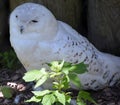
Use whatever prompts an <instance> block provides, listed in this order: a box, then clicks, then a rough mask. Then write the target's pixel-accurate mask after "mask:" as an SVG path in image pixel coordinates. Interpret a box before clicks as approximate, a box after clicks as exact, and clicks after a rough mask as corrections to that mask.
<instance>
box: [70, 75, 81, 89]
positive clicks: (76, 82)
mask: <svg viewBox="0 0 120 105" xmlns="http://www.w3.org/2000/svg"><path fill="white" fill-rule="evenodd" d="M68 76H69V78H70V81H71V83H73V84H74V85H75V86H77V87H78V88H81V83H80V79H79V77H78V75H77V74H73V73H69V75H68Z"/></svg>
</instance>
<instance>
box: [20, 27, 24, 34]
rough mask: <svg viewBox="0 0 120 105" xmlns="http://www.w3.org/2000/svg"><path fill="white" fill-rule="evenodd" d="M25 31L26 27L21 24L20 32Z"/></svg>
mask: <svg viewBox="0 0 120 105" xmlns="http://www.w3.org/2000/svg"><path fill="white" fill-rule="evenodd" d="M23 31H24V27H23V26H20V33H21V34H22V33H23Z"/></svg>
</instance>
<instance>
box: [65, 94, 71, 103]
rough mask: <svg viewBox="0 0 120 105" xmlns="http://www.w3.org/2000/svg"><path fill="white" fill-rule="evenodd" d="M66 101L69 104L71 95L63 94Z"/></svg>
mask: <svg viewBox="0 0 120 105" xmlns="http://www.w3.org/2000/svg"><path fill="white" fill-rule="evenodd" d="M65 99H66V102H67V103H69V104H70V101H71V96H70V95H65Z"/></svg>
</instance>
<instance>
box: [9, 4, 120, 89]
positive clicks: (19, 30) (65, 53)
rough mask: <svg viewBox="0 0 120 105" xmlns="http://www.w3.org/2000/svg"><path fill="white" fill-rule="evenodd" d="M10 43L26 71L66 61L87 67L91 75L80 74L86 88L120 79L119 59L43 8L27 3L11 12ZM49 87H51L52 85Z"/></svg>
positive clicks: (110, 83)
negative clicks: (101, 49)
mask: <svg viewBox="0 0 120 105" xmlns="http://www.w3.org/2000/svg"><path fill="white" fill-rule="evenodd" d="M10 41H11V45H12V46H13V48H14V50H15V52H16V54H17V56H18V58H19V60H20V61H21V63H22V64H23V65H24V67H25V68H26V70H32V69H40V68H41V67H45V66H46V63H48V62H51V61H55V60H63V59H64V60H65V61H67V62H71V63H73V64H76V63H80V62H84V63H85V64H87V65H88V72H86V73H84V74H81V75H79V78H80V80H81V83H82V86H83V88H84V89H93V90H97V89H101V88H104V87H106V86H112V85H114V84H115V83H116V82H117V80H118V79H120V58H119V57H116V56H113V55H110V54H105V53H102V52H100V51H98V50H97V49H96V48H95V47H94V46H93V45H92V44H91V43H90V42H89V41H88V40H87V39H86V38H85V37H83V36H81V35H80V34H79V33H78V32H76V31H75V30H74V29H73V28H72V27H70V26H69V25H67V24H66V23H64V22H61V21H57V20H56V19H55V17H54V16H53V15H52V13H51V12H50V11H49V10H48V9H47V8H45V7H44V6H42V5H39V4H34V3H25V4H23V5H20V6H18V7H17V8H16V9H15V10H14V11H13V12H12V13H11V16H10ZM46 84H47V85H46V87H47V88H49V83H46ZM73 88H74V87H73Z"/></svg>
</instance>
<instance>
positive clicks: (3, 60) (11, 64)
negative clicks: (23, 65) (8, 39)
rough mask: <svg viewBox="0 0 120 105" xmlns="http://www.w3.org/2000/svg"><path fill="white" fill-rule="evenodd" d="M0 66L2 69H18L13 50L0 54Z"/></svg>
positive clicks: (17, 61)
mask: <svg viewBox="0 0 120 105" xmlns="http://www.w3.org/2000/svg"><path fill="white" fill-rule="evenodd" d="M0 65H1V66H2V68H8V69H16V68H18V67H20V62H19V60H18V59H17V57H16V54H15V53H14V51H13V50H9V51H6V52H2V53H0Z"/></svg>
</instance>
